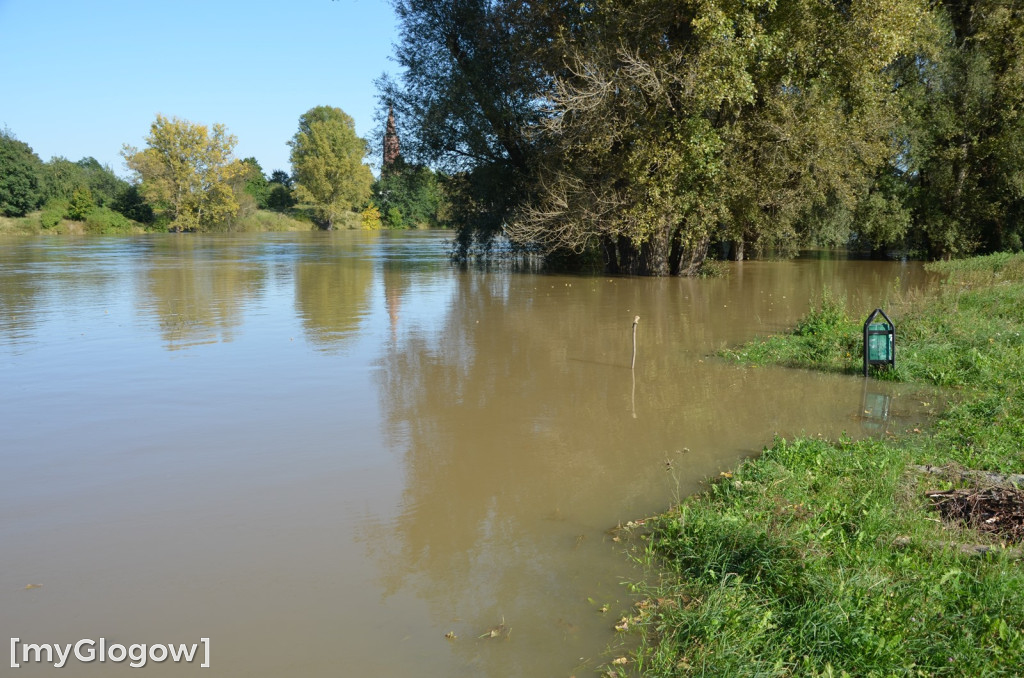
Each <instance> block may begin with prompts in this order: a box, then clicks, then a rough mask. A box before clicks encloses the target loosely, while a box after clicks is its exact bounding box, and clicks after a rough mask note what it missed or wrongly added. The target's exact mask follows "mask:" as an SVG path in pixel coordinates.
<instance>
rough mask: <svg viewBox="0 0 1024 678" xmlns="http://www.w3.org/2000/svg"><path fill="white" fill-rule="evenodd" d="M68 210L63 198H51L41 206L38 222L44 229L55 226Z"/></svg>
mask: <svg viewBox="0 0 1024 678" xmlns="http://www.w3.org/2000/svg"><path fill="white" fill-rule="evenodd" d="M67 211H68V203H67V202H66V201H64V200H51V201H49V202H48V203H46V204H45V205H44V206H43V211H42V212H40V213H39V223H40V225H42V227H43V228H44V229H47V230H49V229H51V228H55V227H56V226H57V225H58V224H60V222H61V221H63V220H64V214H65V213H66V212H67Z"/></svg>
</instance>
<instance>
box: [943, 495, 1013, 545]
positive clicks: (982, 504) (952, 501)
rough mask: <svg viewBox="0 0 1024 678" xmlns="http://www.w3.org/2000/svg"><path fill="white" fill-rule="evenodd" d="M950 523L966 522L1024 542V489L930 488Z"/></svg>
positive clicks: (964, 523)
mask: <svg viewBox="0 0 1024 678" xmlns="http://www.w3.org/2000/svg"><path fill="white" fill-rule="evenodd" d="M928 498H929V499H930V500H931V501H932V505H933V506H935V508H936V509H937V510H938V511H939V513H940V514H941V515H942V517H943V519H944V520H945V521H946V522H949V523H955V524H959V525H966V526H967V527H970V528H972V529H974V530H977V531H979V532H985V533H987V534H991V535H993V536H995V537H998V538H999V539H1001V540H1004V541H1007V542H1010V543H1015V544H1020V543H1024V492H1022V491H1021V490H1016V489H1008V488H1003V487H990V488H987V489H976V488H975V489H971V488H966V489H959V490H948V491H945V492H928Z"/></svg>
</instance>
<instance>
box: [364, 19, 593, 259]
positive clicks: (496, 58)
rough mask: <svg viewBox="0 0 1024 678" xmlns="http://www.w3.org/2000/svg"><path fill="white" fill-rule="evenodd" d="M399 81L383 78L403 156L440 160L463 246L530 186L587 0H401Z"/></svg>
mask: <svg viewBox="0 0 1024 678" xmlns="http://www.w3.org/2000/svg"><path fill="white" fill-rule="evenodd" d="M394 6H395V10H396V13H397V15H398V19H399V23H400V41H399V43H398V44H397V45H396V56H395V58H396V61H397V62H398V64H399V66H400V67H401V68H402V76H401V79H400V80H392V79H383V80H381V81H380V83H379V85H380V87H381V95H382V100H383V101H385V102H387V103H388V104H390V105H392V106H393V107H394V110H395V112H396V114H397V116H396V117H397V120H398V121H399V128H400V129H399V132H400V136H401V138H402V152H403V155H404V156H405V157H406V158H408V159H409V160H410V161H411V162H414V163H423V164H427V165H430V166H431V167H435V168H438V169H439V170H441V171H442V172H444V173H445V174H446V175H448V176H449V177H450V178H451V180H450V181H448V182H446V191H447V195H448V198H449V200H450V203H451V204H450V209H451V212H452V217H453V219H454V220H455V221H456V222H457V223H459V224H460V225H461V228H460V236H459V240H460V244H461V246H462V249H463V250H465V249H467V248H468V247H469V245H470V244H471V242H472V241H473V240H474V239H479V240H481V241H484V242H486V241H488V240H489V239H490V238H491V237H493V236H494V235H496V234H498V233H500V232H501V230H502V228H503V226H504V224H505V223H506V222H507V220H508V219H509V217H510V215H511V214H512V212H513V210H514V209H515V208H516V206H517V204H518V202H519V200H520V196H521V195H523V194H524V193H525V192H526V191H527V190H528V189H529V184H530V180H529V177H530V175H531V173H532V172H533V168H534V166H535V165H536V162H535V157H536V153H537V144H538V140H537V139H534V138H533V137H532V136H531V134H530V129H531V128H532V127H533V126H534V125H535V124H536V123H537V122H538V120H540V119H541V118H542V117H543V116H544V115H545V112H544V110H543V103H544V100H545V95H546V92H547V91H548V90H549V88H550V84H551V74H552V73H555V72H558V71H559V70H560V68H561V66H560V65H559V62H560V59H561V56H560V54H561V49H562V47H561V44H560V40H561V39H562V38H561V37H560V36H563V35H564V34H568V33H571V32H572V31H573V30H574V26H575V25H576V24H577V23H578V22H579V20H580V19H579V17H580V15H581V13H582V12H584V11H585V9H586V8H585V5H584V4H581V3H574V2H569V1H568V0H565V1H563V0H539V1H536V2H523V1H522V0H394Z"/></svg>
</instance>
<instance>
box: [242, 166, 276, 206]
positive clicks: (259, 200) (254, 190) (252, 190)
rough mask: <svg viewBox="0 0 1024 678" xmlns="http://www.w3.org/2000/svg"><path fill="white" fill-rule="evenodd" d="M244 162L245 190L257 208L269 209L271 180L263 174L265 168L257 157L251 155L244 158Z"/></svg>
mask: <svg viewBox="0 0 1024 678" xmlns="http://www.w3.org/2000/svg"><path fill="white" fill-rule="evenodd" d="M242 164H243V165H245V172H244V173H243V174H242V176H243V178H244V179H245V188H244V190H245V192H246V193H247V194H248V195H250V196H251V197H252V199H253V200H254V201H255V203H256V207H257V208H259V209H261V210H265V209H267V200H268V199H269V198H270V182H268V181H267V177H266V176H265V175H264V174H263V168H262V167H261V166H260V163H259V161H258V160H256V158H251V157H250V158H243V159H242Z"/></svg>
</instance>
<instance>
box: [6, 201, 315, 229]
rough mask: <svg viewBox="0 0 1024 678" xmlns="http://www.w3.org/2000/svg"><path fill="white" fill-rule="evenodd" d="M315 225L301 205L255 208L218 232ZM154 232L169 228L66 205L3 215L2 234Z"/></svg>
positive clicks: (102, 210)
mask: <svg viewBox="0 0 1024 678" xmlns="http://www.w3.org/2000/svg"><path fill="white" fill-rule="evenodd" d="M314 228H315V226H314V225H313V222H312V221H311V219H310V218H309V216H308V215H307V214H306V212H305V211H303V210H300V209H291V210H289V211H287V212H275V211H271V210H255V211H253V212H249V213H247V214H245V215H243V216H239V217H234V218H232V219H231V220H230V221H229V222H226V223H224V224H222V225H220V227H218V228H217V229H214V232H245V233H265V232H279V231H309V230H313V229H314ZM150 232H154V233H166V232H167V228H166V226H162V227H161V226H152V225H146V224H141V223H139V222H137V221H132V220H130V219H127V218H125V217H124V216H122V215H121V214H119V213H117V212H114V211H113V210H109V209H106V208H95V209H94V210H92V212H90V214H89V215H88V216H86V218H85V219H82V220H80V221H75V220H71V219H66V218H64V217H63V208H61V209H57V210H46V209H44V210H40V211H37V212H30V213H29V214H27V215H25V216H24V217H2V216H0V235H4V234H9V235H44V234H50V235H83V234H88V235H126V234H133V233H150Z"/></svg>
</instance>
